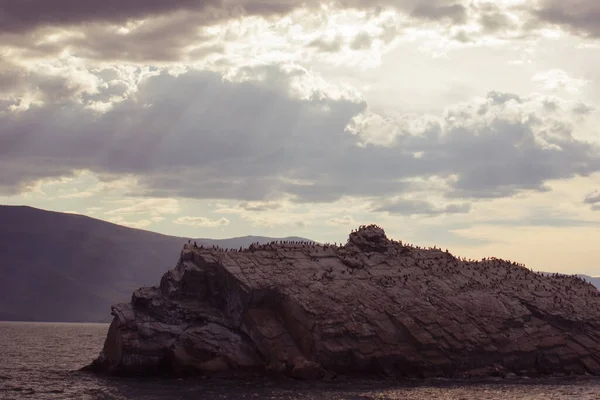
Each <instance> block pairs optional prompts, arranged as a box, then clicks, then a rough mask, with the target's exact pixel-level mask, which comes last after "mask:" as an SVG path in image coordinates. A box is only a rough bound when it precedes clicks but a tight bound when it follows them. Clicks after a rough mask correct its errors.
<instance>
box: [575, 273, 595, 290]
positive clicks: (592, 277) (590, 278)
mask: <svg viewBox="0 0 600 400" xmlns="http://www.w3.org/2000/svg"><path fill="white" fill-rule="evenodd" d="M579 276H580V277H582V278H583V279H585V280H586V281H588V282H589V283H591V284H592V285H594V286H596V288H598V289H599V290H600V277H597V276H589V275H579Z"/></svg>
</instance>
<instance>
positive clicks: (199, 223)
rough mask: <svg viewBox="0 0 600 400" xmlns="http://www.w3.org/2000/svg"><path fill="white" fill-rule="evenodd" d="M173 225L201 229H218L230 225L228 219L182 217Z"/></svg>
mask: <svg viewBox="0 0 600 400" xmlns="http://www.w3.org/2000/svg"><path fill="white" fill-rule="evenodd" d="M173 223H175V224H178V225H187V226H194V227H201V228H218V227H221V226H227V225H229V220H228V219H227V218H224V217H221V218H219V219H210V218H206V217H181V218H177V219H176V220H175V221H173Z"/></svg>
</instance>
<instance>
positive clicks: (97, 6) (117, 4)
mask: <svg viewBox="0 0 600 400" xmlns="http://www.w3.org/2000/svg"><path fill="white" fill-rule="evenodd" d="M462 3H464V1H458V0H429V1H427V2H421V1H418V0H378V1H366V0H341V1H339V2H337V6H339V7H341V8H358V9H370V10H378V9H380V8H381V7H392V8H395V9H398V10H400V11H402V12H406V13H408V14H410V15H412V16H414V17H417V18H426V19H434V20H435V19H445V18H448V19H450V20H452V21H454V22H460V21H462V20H463V19H464V16H465V7H464V5H462ZM322 5H323V2H321V1H315V0H312V1H308V2H306V1H300V0H280V1H271V0H173V1H168V2H165V1H162V0H105V1H104V2H101V3H100V2H78V1H73V0H53V1H52V2H49V1H45V0H29V1H27V2H23V1H21V0H4V2H3V4H2V10H1V11H0V31H4V32H10V33H22V32H25V31H30V30H33V29H36V28H43V27H47V26H62V27H68V26H80V25H81V24H84V23H87V24H94V23H106V24H125V23H127V22H128V21H132V20H133V21H135V20H145V19H149V18H153V17H154V18H157V17H164V16H169V15H172V14H176V13H181V14H184V13H187V14H195V13H201V15H202V17H203V19H204V21H205V23H214V22H215V21H219V20H222V19H228V18H232V19H233V18H236V17H238V16H240V15H258V16H263V17H270V16H274V15H277V16H279V15H283V14H286V13H289V12H291V11H292V10H294V9H296V8H299V7H303V6H304V7H306V6H307V7H311V8H319V7H320V6H322Z"/></svg>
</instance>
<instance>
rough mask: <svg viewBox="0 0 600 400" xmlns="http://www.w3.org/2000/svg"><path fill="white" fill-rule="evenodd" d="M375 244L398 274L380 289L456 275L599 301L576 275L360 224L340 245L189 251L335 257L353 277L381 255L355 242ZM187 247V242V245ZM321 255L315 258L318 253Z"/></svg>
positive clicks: (472, 282) (466, 285) (481, 286)
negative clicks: (464, 252)
mask: <svg viewBox="0 0 600 400" xmlns="http://www.w3.org/2000/svg"><path fill="white" fill-rule="evenodd" d="M361 240H362V241H373V242H375V243H377V244H379V245H381V246H384V249H385V251H384V252H383V258H386V259H388V260H389V258H390V256H391V258H392V259H394V260H397V261H398V262H397V268H396V269H397V271H394V273H393V274H392V273H390V276H379V277H378V279H377V282H378V284H379V285H381V286H383V287H393V286H395V285H398V284H401V285H403V286H406V285H408V284H410V285H412V286H417V288H420V289H422V290H427V289H428V287H429V286H430V285H431V284H433V283H434V279H441V278H445V277H448V276H452V275H458V276H457V279H456V280H455V281H456V282H460V287H459V288H458V290H460V291H466V290H486V291H494V290H507V289H508V290H511V291H514V290H521V291H526V292H531V293H535V294H536V295H538V296H543V297H545V298H549V299H552V300H553V302H554V303H555V304H556V305H560V304H561V303H563V302H564V299H565V297H566V298H571V297H573V296H578V297H580V298H581V297H583V298H589V297H599V295H600V292H599V291H598V290H597V289H596V288H595V287H594V286H593V285H592V284H590V283H589V282H587V281H586V280H584V279H582V278H581V277H579V276H576V275H565V274H558V273H555V274H544V273H541V272H536V271H533V270H532V269H528V268H526V267H525V265H524V264H521V263H517V262H514V261H510V260H502V259H498V258H496V257H488V258H482V259H481V260H474V259H469V258H466V257H455V256H453V255H452V254H450V253H449V251H448V249H446V250H445V251H443V250H442V249H441V248H439V247H437V246H432V247H421V246H416V245H413V244H410V243H403V242H402V241H396V240H393V239H388V238H387V237H386V236H385V232H384V231H383V229H381V228H380V227H379V226H377V225H362V226H360V227H359V228H358V229H355V230H352V232H351V234H350V236H349V238H348V242H347V243H346V244H345V245H343V244H342V243H337V242H335V243H317V242H313V241H290V240H276V241H271V242H269V243H262V244H261V243H259V242H256V243H252V244H251V245H250V246H248V247H246V248H244V247H240V248H239V249H227V248H221V247H219V246H216V245H213V246H211V247H204V246H203V245H200V246H198V244H197V243H195V242H194V243H193V247H194V248H196V249H200V250H208V251H212V252H234V253H247V252H250V253H254V252H268V253H270V256H267V255H266V254H265V256H267V257H270V258H273V259H277V258H279V260H280V261H281V262H287V263H288V264H289V265H290V266H293V264H294V261H293V258H292V259H289V258H286V257H285V256H284V255H282V254H281V253H280V251H281V252H282V253H285V252H298V251H302V252H303V253H306V254H307V255H308V258H309V259H310V260H311V261H314V262H318V261H319V260H320V259H321V258H322V257H327V256H331V255H334V256H336V257H339V258H340V260H341V261H342V263H343V264H345V265H346V268H345V269H342V270H340V271H339V272H340V273H341V274H349V275H353V274H355V273H357V271H360V272H361V273H365V274H367V275H371V273H370V272H369V268H365V266H366V265H367V261H368V260H370V259H371V258H372V257H375V258H376V257H381V255H380V254H375V253H371V252H363V251H361V250H360V248H357V247H356V246H353V244H355V243H357V242H360V241H361ZM189 243H190V244H191V241H190V242H189ZM323 252H325V255H324V256H319V253H321V254H323ZM407 267H411V268H412V267H416V270H417V271H418V273H415V274H411V273H410V272H407V270H408V271H414V268H413V269H410V268H407ZM333 273H334V269H333V267H331V266H327V267H323V270H322V271H321V273H319V274H318V273H316V272H315V273H314V274H313V275H312V276H311V278H312V279H317V280H322V279H324V278H328V279H333V275H332V274H333ZM409 279H410V281H409Z"/></svg>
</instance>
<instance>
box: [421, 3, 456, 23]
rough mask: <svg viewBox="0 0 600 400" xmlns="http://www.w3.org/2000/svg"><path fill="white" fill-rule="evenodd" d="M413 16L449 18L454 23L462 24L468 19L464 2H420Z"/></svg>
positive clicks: (431, 18)
mask: <svg viewBox="0 0 600 400" xmlns="http://www.w3.org/2000/svg"><path fill="white" fill-rule="evenodd" d="M411 15H412V16H415V17H419V18H424V19H429V20H441V19H446V18H447V19H449V20H451V21H452V22H453V23H456V24H462V23H464V22H466V20H467V9H466V8H465V7H464V6H463V5H462V4H456V3H455V4H449V5H437V4H434V3H432V2H422V3H419V4H418V5H417V6H416V7H415V8H414V10H413V11H412V13H411Z"/></svg>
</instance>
